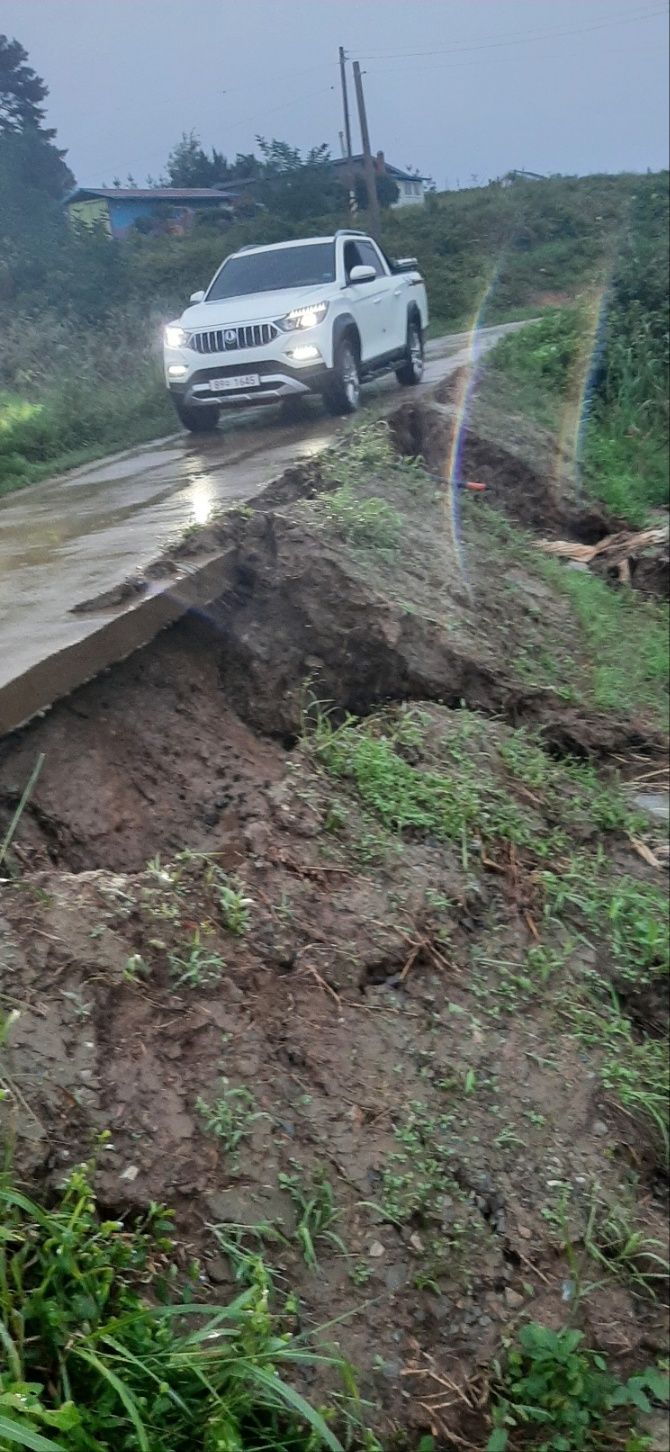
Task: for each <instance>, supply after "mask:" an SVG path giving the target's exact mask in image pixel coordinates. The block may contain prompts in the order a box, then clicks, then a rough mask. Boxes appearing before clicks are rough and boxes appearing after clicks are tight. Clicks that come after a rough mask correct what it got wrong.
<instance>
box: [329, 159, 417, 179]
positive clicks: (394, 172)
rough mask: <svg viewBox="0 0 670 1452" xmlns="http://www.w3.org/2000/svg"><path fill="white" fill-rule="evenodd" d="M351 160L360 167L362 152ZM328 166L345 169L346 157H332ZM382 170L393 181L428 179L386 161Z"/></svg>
mask: <svg viewBox="0 0 670 1452" xmlns="http://www.w3.org/2000/svg"><path fill="white" fill-rule="evenodd" d="M351 160H352V161H353V162H354V163H355V164H356V165H359V164H360V165H361V166H362V165H363V162H364V161H365V157H364V156H363V154H362V152H357V153H356V155H355V156H352V158H351ZM372 161H373V165H375V163H376V158H375V157H373V158H372ZM330 164H331V166H337V167H345V166H348V165H349V159H348V157H346V156H334V157H333V159H332V161H331V163H330ZM375 170H376V165H375ZM384 170H385V172H386V173H387V175H388V176H390V177H393V178H394V180H395V181H428V177H426V176H419V175H417V173H416V172H413V171H405V169H404V167H401V166H393V165H392V163H391V162H390V161H386V160H385V161H384Z"/></svg>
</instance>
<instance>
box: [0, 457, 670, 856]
mask: <svg viewBox="0 0 670 1452" xmlns="http://www.w3.org/2000/svg"><path fill="white" fill-rule="evenodd" d="M316 487H317V486H316V484H315V483H314V481H312V489H311V492H312V493H313V494H315V499H314V500H313V502H311V503H310V502H309V501H308V502H306V503H304V502H301V503H300V504H297V505H293V506H291V507H290V508H288V509H286V510H283V511H278V510H268V511H267V512H265V513H260V512H259V513H258V514H253V515H251V516H247V515H246V514H242V515H240V516H238V517H235V518H230V519H229V520H228V521H227V522H226V523H225V524H221V525H220V526H219V544H220V545H221V544H222V542H223V541H225V545H226V548H227V550H228V565H227V574H228V577H229V579H230V581H231V584H230V588H229V589H228V590H227V591H226V593H225V594H224V595H222V596H221V597H220V598H219V599H218V600H216V601H214V602H213V604H212V605H211V606H210V607H208V608H207V609H206V610H203V611H201V612H200V613H196V612H191V613H190V615H189V616H188V617H186V618H185V619H184V620H183V621H182V622H180V623H179V624H177V625H175V626H173V627H171V628H170V629H169V630H167V631H165V632H164V633H163V634H162V635H161V636H159V637H158V638H157V639H156V640H155V641H154V642H152V643H151V644H150V645H148V646H146V647H145V648H144V649H143V650H141V651H138V652H136V653H135V654H134V655H133V656H131V657H130V658H129V659H128V660H126V661H124V662H121V663H120V664H119V665H117V666H114V667H113V668H112V669H111V670H110V671H109V672H108V673H107V674H106V675H104V676H102V677H100V678H98V679H97V680H95V681H93V682H92V683H90V684H88V685H86V686H84V687H82V688H81V689H79V690H77V691H76V692H74V693H73V694H72V695H71V696H70V697H69V698H67V699H66V700H65V701H63V702H61V703H59V704H58V705H56V706H55V707H54V708H53V710H52V711H51V712H50V714H49V716H48V717H46V718H45V719H43V720H41V721H37V722H35V723H33V724H32V725H31V726H30V727H28V728H26V729H25V730H24V731H22V732H20V733H17V735H16V736H14V737H8V738H6V739H5V740H4V742H2V743H1V744H0V804H1V805H2V806H4V811H5V816H6V817H7V818H9V816H10V814H11V812H12V810H13V809H14V807H15V806H16V804H17V803H18V801H19V799H20V796H21V792H22V790H23V787H24V785H25V782H26V781H27V779H28V777H29V776H30V773H31V770H32V767H33V765H34V762H35V759H36V757H37V756H38V755H39V754H40V753H44V756H45V765H44V768H43V770H42V773H41V776H40V779H39V781H38V783H37V786H36V788H35V791H34V793H33V796H32V800H31V802H30V804H29V807H28V809H27V811H26V812H25V813H24V816H23V820H22V822H21V824H20V828H19V833H18V837H17V850H18V852H19V853H23V854H24V861H25V862H26V863H31V864H32V865H33V866H35V865H37V864H39V863H44V862H51V863H60V864H62V865H64V866H67V867H69V868H70V869H72V870H82V869H84V868H90V867H103V866H105V867H110V868H113V869H117V868H118V869H125V870H136V869H138V868H139V867H141V866H142V864H143V863H144V862H146V860H147V859H148V858H149V857H151V856H153V855H154V854H155V853H156V852H158V851H168V852H170V851H173V850H178V848H179V847H181V846H184V845H188V846H190V847H194V848H203V849H205V848H208V847H209V846H210V845H211V843H212V841H213V840H214V838H216V841H217V844H218V845H219V846H220V845H221V843H220V831H221V829H222V828H223V830H224V832H225V834H226V841H229V842H230V843H231V844H232V845H235V843H236V842H237V834H238V832H239V827H240V821H241V817H240V813H241V812H243V811H245V810H247V807H243V805H242V803H243V800H246V794H247V792H248V790H249V788H250V787H252V786H253V784H260V785H265V784H267V783H271V782H272V781H274V780H276V779H277V777H278V775H280V774H281V772H282V770H283V768H284V764H285V753H286V750H288V749H290V747H291V745H292V743H293V741H294V740H295V739H296V737H297V736H298V735H299V734H300V731H301V729H302V723H303V717H304V711H305V706H306V703H307V701H308V699H309V698H310V696H315V697H316V698H317V699H318V700H320V701H322V702H324V703H326V704H327V705H328V706H329V707H331V706H332V707H334V708H335V709H336V711H338V712H339V713H340V714H341V713H343V712H346V711H352V712H354V713H356V714H366V713H368V712H369V711H371V710H373V709H374V708H375V707H376V706H377V705H379V704H380V703H382V702H384V701H388V700H393V701H399V700H406V701H408V700H434V701H439V702H443V703H445V704H446V705H449V706H458V705H459V704H460V703H465V704H466V705H467V706H469V707H471V708H474V709H477V710H480V711H482V712H484V713H486V714H488V715H495V716H502V717H504V718H505V719H507V720H509V721H511V722H513V723H518V722H522V721H525V722H527V723H529V724H533V725H541V726H542V728H543V730H544V733H545V740H546V742H547V744H548V745H550V746H551V747H552V748H553V749H554V750H555V751H556V752H558V753H565V752H569V753H572V754H577V755H582V756H595V757H598V756H605V757H607V756H608V755H611V754H612V753H621V752H624V751H626V750H630V749H635V750H638V751H639V750H643V751H645V750H646V751H651V752H653V751H654V750H656V749H658V748H659V747H661V746H662V741H661V738H660V736H658V735H657V734H656V733H655V731H654V730H653V729H652V728H651V727H650V725H649V723H643V722H637V721H635V720H626V719H623V720H621V719H618V718H617V716H616V715H615V714H613V713H612V712H608V713H604V712H598V711H596V710H594V709H587V708H584V707H583V706H580V705H574V704H571V703H569V702H566V701H564V700H563V699H562V698H561V696H560V695H558V694H556V693H554V692H553V691H548V690H546V689H542V688H538V687H537V686H535V685H529V684H528V683H527V682H525V681H524V680H523V679H521V678H520V675H519V671H518V669H517V668H515V662H514V660H513V659H510V656H509V639H510V636H512V637H514V638H515V639H516V640H517V642H518V643H519V644H520V645H524V648H525V649H526V650H527V651H528V652H529V653H530V652H532V651H540V650H542V649H543V648H544V642H545V639H546V636H547V633H548V632H549V631H551V632H552V633H553V634H555V635H556V636H557V637H559V638H562V639H563V641H564V644H565V650H566V656H569V652H570V651H571V650H572V649H573V646H572V642H571V637H570V631H573V632H574V622H571V619H570V614H569V609H568V607H567V606H566V603H565V602H564V601H562V600H561V599H560V597H558V596H557V595H556V594H553V593H552V592H551V590H550V589H549V588H548V587H547V586H545V585H543V584H542V583H541V582H539V581H537V580H535V581H534V580H533V578H532V576H530V575H529V573H528V571H527V570H526V568H525V567H523V566H522V565H520V564H519V565H517V566H516V567H515V570H514V571H513V572H512V573H513V578H512V573H510V574H509V575H508V577H507V584H508V587H509V592H508V594H507V596H506V598H505V602H504V607H503V608H501V603H502V602H501V596H500V591H499V581H498V576H499V571H500V561H499V558H498V556H497V555H496V554H495V550H493V552H492V553H491V552H490V547H487V546H486V545H485V542H484V539H483V537H482V538H481V539H480V540H479V541H478V544H477V554H476V556H475V558H474V559H472V561H471V562H469V564H468V567H467V573H464V571H463V568H462V565H461V564H460V563H459V560H458V556H457V552H456V549H455V545H454V541H453V539H452V538H451V536H450V532H449V528H448V524H447V521H445V518H444V515H443V513H442V509H443V499H442V496H441V495H440V494H439V493H438V494H437V495H436V493H435V490H434V488H433V485H432V484H431V483H430V481H429V482H428V485H427V486H426V485H425V484H424V483H423V481H419V482H418V490H419V492H417V486H416V485H414V486H413V492H412V493H411V496H410V507H411V513H410V514H408V515H407V516H405V518H404V521H403V533H402V556H401V555H400V554H395V553H392V554H391V555H390V556H387V555H385V554H384V552H383V551H381V552H378V553H376V554H375V552H373V553H372V554H371V553H369V552H366V551H363V552H360V551H355V550H354V551H353V552H352V550H351V549H350V548H348V547H347V545H346V543H345V542H344V541H343V540H342V539H341V538H340V537H339V536H338V532H337V529H335V530H332V529H330V528H327V529H324V519H323V514H322V504H320V503H319V501H320V500H323V499H324V498H325V499H327V498H328V493H327V491H326V493H325V494H318V493H317V492H316ZM366 488H367V490H368V493H369V495H370V496H372V497H374V496H375V492H376V491H377V490H379V489H383V490H384V491H385V493H388V492H389V488H392V486H391V485H389V482H388V481H384V483H383V484H378V483H377V482H376V481H375V480H374V479H372V480H370V481H369V482H368V483H367V485H366ZM431 520H432V521H433V525H432V527H431V525H430V523H429V522H430V521H431ZM436 524H437V525H438V526H439V529H436V528H435V525H436ZM540 607H541V608H540ZM571 668H572V669H574V665H573V666H572V667H571ZM252 795H253V793H252Z"/></svg>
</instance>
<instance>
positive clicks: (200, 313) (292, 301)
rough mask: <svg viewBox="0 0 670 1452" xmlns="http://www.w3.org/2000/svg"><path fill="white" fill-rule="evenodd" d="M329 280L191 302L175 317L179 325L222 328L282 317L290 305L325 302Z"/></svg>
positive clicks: (299, 305) (329, 290)
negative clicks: (215, 300)
mask: <svg viewBox="0 0 670 1452" xmlns="http://www.w3.org/2000/svg"><path fill="white" fill-rule="evenodd" d="M332 293H333V284H332V282H326V283H323V284H322V285H321V287H289V288H284V289H282V290H281V291H278V292H254V293H251V294H249V296H246V297H227V298H222V299H221V301H220V302H209V303H208V302H204V303H195V305H194V306H193V307H190V308H186V310H185V312H183V313H182V316H181V318H180V319H179V321H180V323H181V326H182V327H183V328H226V327H233V326H234V325H235V324H236V323H266V322H267V323H270V322H273V321H274V320H275V319H277V318H283V317H285V316H286V314H287V313H290V312H291V310H292V308H303V307H309V304H310V303H318V302H328V300H329V298H330V297H331V296H332Z"/></svg>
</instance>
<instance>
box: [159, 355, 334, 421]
mask: <svg viewBox="0 0 670 1452" xmlns="http://www.w3.org/2000/svg"><path fill="white" fill-rule="evenodd" d="M247 357H248V355H247ZM249 374H252V375H255V376H256V377H257V378H258V384H257V385H256V386H255V387H252V388H248V387H243V388H235V389H230V390H226V391H225V392H223V393H221V392H217V391H216V390H215V389H213V388H212V387H211V382H212V380H213V379H216V378H239V377H240V376H248V375H249ZM327 375H328V369H327V368H326V365H325V363H323V362H320V363H313V364H310V365H309V366H305V365H304V364H303V365H302V366H301V367H292V366H290V365H289V364H288V363H286V362H285V360H284V359H273V358H264V359H263V360H262V362H261V361H260V360H259V359H254V361H253V362H250V361H249V362H245V363H241V362H239V361H238V362H236V363H227V364H218V365H217V364H209V365H207V366H206V367H204V368H197V369H196V370H195V371H194V372H193V373H191V374H190V375H189V377H187V378H184V379H178V380H175V379H172V378H168V379H167V386H168V388H169V391H170V393H172V394H174V395H175V396H176V397H178V398H181V399H182V400H183V402H184V403H186V404H188V406H189V407H196V408H197V407H198V406H199V405H202V406H203V407H207V406H210V407H211V406H212V405H213V404H216V405H217V407H219V408H221V407H225V406H228V407H231V406H232V407H234V406H235V405H238V406H239V405H240V404H245V405H249V404H254V403H276V402H277V401H278V400H281V399H282V398H295V397H297V396H298V395H299V394H305V393H319V392H320V391H321V389H322V388H323V385H324V382H325V380H326V378H327Z"/></svg>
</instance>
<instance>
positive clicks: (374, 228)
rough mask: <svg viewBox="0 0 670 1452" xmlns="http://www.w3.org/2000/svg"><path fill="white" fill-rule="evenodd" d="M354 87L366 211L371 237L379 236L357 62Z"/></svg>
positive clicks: (375, 195) (372, 164) (374, 183)
mask: <svg viewBox="0 0 670 1452" xmlns="http://www.w3.org/2000/svg"><path fill="white" fill-rule="evenodd" d="M354 85H355V87H356V100H357V102H358V117H359V120H360V123H361V141H362V143H363V167H364V171H365V185H366V187H367V192H368V210H369V213H370V231H371V232H372V235H373V237H378V236H379V201H378V199H377V183H376V176H375V168H374V163H373V160H372V152H371V150H370V133H369V131H368V118H367V115H366V113H365V97H364V95H363V81H362V78H361V68H360V66H359V64H358V61H354Z"/></svg>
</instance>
